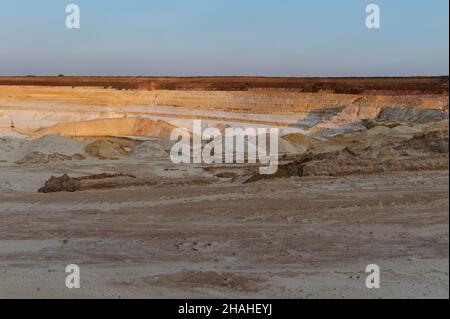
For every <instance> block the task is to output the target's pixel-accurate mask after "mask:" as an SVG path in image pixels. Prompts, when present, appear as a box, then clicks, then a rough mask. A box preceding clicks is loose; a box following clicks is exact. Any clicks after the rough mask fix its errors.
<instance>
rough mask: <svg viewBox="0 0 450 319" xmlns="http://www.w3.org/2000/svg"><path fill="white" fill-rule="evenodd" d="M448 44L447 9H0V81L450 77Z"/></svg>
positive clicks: (183, 3)
mask: <svg viewBox="0 0 450 319" xmlns="http://www.w3.org/2000/svg"><path fill="white" fill-rule="evenodd" d="M71 3H74V4H77V5H78V6H79V7H80V11H81V12H80V13H81V16H80V18H81V28H80V29H67V28H66V26H65V20H66V17H67V15H68V14H67V13H66V12H65V8H66V6H67V5H68V4H71ZM370 3H376V4H378V5H379V7H380V9H381V16H380V17H381V27H380V29H368V28H367V27H366V24H365V20H366V15H367V14H366V12H365V9H366V6H367V5H368V4H370ZM448 37H449V1H448V0H372V1H366V0H343V1H336V0H126V1H125V0H68V1H66V0H39V1H36V0H0V75H29V74H34V75H57V74H65V75H142V76H145V75H148V76H150V75H154V76H162V75H170V76H207V75H223V76H228V75H259V76H407V75H448V73H449V42H448Z"/></svg>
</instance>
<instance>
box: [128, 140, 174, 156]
mask: <svg viewBox="0 0 450 319" xmlns="http://www.w3.org/2000/svg"><path fill="white" fill-rule="evenodd" d="M131 155H133V156H134V157H135V158H136V159H138V160H149V159H154V158H163V157H167V156H168V154H167V152H166V151H165V150H164V148H163V147H162V146H161V145H159V144H158V143H156V142H154V141H147V142H144V143H141V144H139V145H138V146H136V147H135V148H134V149H133V151H132V153H131Z"/></svg>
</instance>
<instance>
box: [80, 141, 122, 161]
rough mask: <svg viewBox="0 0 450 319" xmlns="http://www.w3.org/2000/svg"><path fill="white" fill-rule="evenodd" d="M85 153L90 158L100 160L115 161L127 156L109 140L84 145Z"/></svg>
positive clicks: (120, 147)
mask: <svg viewBox="0 0 450 319" xmlns="http://www.w3.org/2000/svg"><path fill="white" fill-rule="evenodd" d="M84 150H85V152H86V153H87V154H88V155H89V156H92V157H97V158H100V159H117V158H120V157H122V156H126V155H128V152H127V151H126V150H125V149H124V148H123V147H122V146H120V145H119V144H116V143H114V142H111V141H109V140H98V141H95V142H93V143H91V144H88V145H86V147H85V148H84Z"/></svg>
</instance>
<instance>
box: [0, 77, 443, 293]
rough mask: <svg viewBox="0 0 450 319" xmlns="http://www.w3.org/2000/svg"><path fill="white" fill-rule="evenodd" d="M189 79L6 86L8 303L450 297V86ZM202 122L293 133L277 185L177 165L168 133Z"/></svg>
mask: <svg viewBox="0 0 450 319" xmlns="http://www.w3.org/2000/svg"><path fill="white" fill-rule="evenodd" d="M6 80H7V79H3V81H6ZM42 80H45V79H42ZM68 80H69V79H64V81H68ZM72 80H74V79H72ZM94 80H95V79H89V81H94ZM97 80H98V79H97ZM169 80H170V79H163V80H159V82H158V83H159V84H158V83H156V82H155V83H153V82H148V83H147V82H145V81H144V82H142V83H141V81H142V79H137V80H136V81H137V82H136V81H131V82H130V83H129V85H130V87H128V86H126V87H123V88H133V87H134V85H137V86H139V87H140V86H141V85H144V87H143V88H145V85H146V84H149V85H153V84H155V85H156V86H157V87H159V88H160V89H162V88H164V86H167V85H168V84H170V83H168V82H167V81H169ZM8 81H9V80H8ZM58 81H62V80H58ZM86 81H87V80H86ZM114 81H116V80H114ZM117 81H119V82H117V83H116V82H114V83H115V84H114V83H111V85H103V84H102V85H100V84H101V83H97V84H96V86H97V85H100V86H106V87H109V86H112V87H115V86H116V85H119V86H121V85H122V84H121V83H122V82H121V81H125V79H117ZM148 81H156V80H154V79H153V80H148ZM170 81H173V80H170ZM177 81H178V80H177ZM183 81H185V82H186V83H185V85H186V86H187V88H191V90H193V88H192V85H194V84H195V85H194V86H195V88H196V90H194V91H184V90H157V91H146V90H143V91H138V90H112V89H107V90H105V89H101V88H99V87H96V88H78V87H77V88H74V89H72V88H71V86H72V84H70V83H69V87H61V88H60V87H58V88H52V87H8V86H0V298H133V297H134V298H171V297H172V298H449V276H448V268H449V259H448V256H449V250H448V249H449V215H448V209H449V171H448V94H447V92H448V88H447V87H448V80H447V81H445V80H443V79H439V78H438V79H409V80H407V79H406V80H404V81H406V82H404V84H402V85H400V84H399V85H394V86H392V83H391V82H390V81H391V80H383V81H381V80H376V81H380V83H379V87H378V86H377V87H378V91H377V90H375V91H374V92H359V93H358V92H356V91H358V90H359V89H358V90H356V89H355V90H356V91H355V92H354V93H352V94H343V93H342V92H340V93H339V92H334V93H330V92H328V91H326V92H321V93H314V92H315V91H314V90H315V89H314V90H313V92H310V93H308V92H309V90H308V88H305V89H306V91H305V92H302V93H298V92H290V91H289V90H287V91H284V90H281V91H276V90H275V91H270V92H267V91H266V90H260V91H246V90H245V88H241V89H243V90H244V91H242V92H240V91H239V92H236V91H214V92H210V91H197V90H198V89H202V88H203V89H204V85H206V84H208V83H209V82H208V81H213V82H211V83H209V84H214V83H216V84H214V85H218V84H220V83H219V82H217V80H208V81H207V82H201V83H197V82H195V81H194V82H191V81H193V80H183ZM230 81H231V82H230ZM255 81H256V82H255ZM260 81H263V80H261V79H260V80H251V81H250V79H249V83H248V84H246V85H247V86H249V87H253V86H255V85H262V84H264V83H265V81H268V80H264V81H263V83H262V84H261V83H260ZM271 81H272V80H271ZM274 81H275V82H277V81H279V80H274ZM289 81H291V80H289ZM292 81H294V80H292ZM298 81H300V80H295V81H294V82H295V83H294V82H293V84H295V85H302V86H303V85H304V84H305V83H303V82H302V81H300V82H299V83H297V82H298ZM308 81H310V80H308ZM308 81H307V82H308ZM311 81H312V80H311ZM314 81H316V80H314ZM321 81H322V80H320V81H319V82H320V83H319V84H320V85H319V88H320V87H323V88H324V89H326V88H327V87H328V86H329V85H337V84H336V83H335V82H333V83H334V84H333V83H331V84H329V83H328V84H327V83H322V82H321ZM342 81H344V80H338V82H339V83H341V82H342ZM353 81H354V80H351V81H350V80H349V82H348V83H347V80H345V81H344V82H345V83H344V82H342V83H341V84H345V85H346V86H347V85H350V84H351V83H353ZM358 81H360V80H358ZM367 81H369V80H367ZM370 81H373V80H370ZM370 81H369V82H370ZM396 81H397V80H396ZM408 81H413V83H412V84H414V86H413V89H411V86H410V85H409V84H408V83H409V82H408ZM0 82H2V80H1V79H0ZM422 82H424V83H425V84H426V83H428V86H427V85H424V84H423V83H422ZM8 83H9V82H8ZM67 83H68V82H67ZM67 83H66V84H64V85H67ZM95 83H96V82H95ZM202 83H203V84H202ZM227 83H228V84H227V85H231V86H232V87H233V88H234V85H235V84H236V83H235V80H231V79H229V80H227ZM296 83H297V84H296ZM302 83H303V84H302ZM308 83H309V82H308ZM402 83H403V81H402ZM421 83H422V84H421ZM12 84H13V83H12ZM113 84H114V85H113ZM209 84H208V85H209ZM238 84H239V83H238ZM275 84H276V83H273V85H275ZM306 84H307V83H306ZM369 84H370V83H367V85H369ZM407 84H408V85H407ZM391 86H392V89H390V90H388V91H389V92H386V87H391ZM289 87H290V86H289ZM121 88H122V87H121ZM425 88H426V90H425ZM411 90H413V91H411ZM353 91H354V90H352V91H351V92H353ZM363 91H364V90H363ZM351 92H347V93H351ZM361 94H362V95H361ZM398 94H400V95H398ZM156 96H157V98H156ZM336 107H338V108H337V109H336ZM150 119H162V120H164V121H167V122H168V123H170V124H168V123H165V122H164V123H162V122H157V121H151V120H150ZM192 119H202V120H205V125H206V126H210V125H214V124H218V123H219V124H220V125H222V128H224V127H225V126H227V125H231V126H233V127H234V126H241V125H243V126H252V125H258V126H259V125H263V124H264V126H265V125H266V124H267V125H276V126H280V127H284V130H288V131H283V133H284V134H281V135H283V138H280V140H279V155H280V159H281V161H282V162H281V163H280V167H279V170H278V172H277V174H275V175H274V176H271V177H270V178H271V179H261V178H260V176H259V174H257V175H255V172H256V171H257V167H255V166H254V165H231V166H232V167H230V166H229V165H221V164H218V165H217V166H215V167H202V166H201V165H175V164H173V163H172V162H171V161H170V159H169V156H168V152H169V150H170V147H171V145H170V143H169V142H168V133H169V132H170V131H171V130H172V128H173V127H172V125H175V126H180V127H185V126H186V125H187V124H189V125H190V124H191V121H192ZM93 120H95V121H93ZM97 120H101V121H97ZM86 121H88V122H86ZM236 121H237V122H236ZM244 124H245V125H244ZM286 125H289V127H287V126H286ZM68 128H70V130H69V129H68ZM119 129H120V130H119ZM67 130H69V131H70V132H65V131H67ZM304 130H307V132H306V131H304ZM72 131H73V133H72ZM288 133H289V134H288ZM291 133H296V134H291ZM300 133H302V134H300ZM58 134H59V135H63V136H66V137H63V136H53V135H58ZM285 134H288V135H285ZM41 136H42V137H41ZM124 136H125V137H127V138H124ZM69 137H72V138H71V139H70V138H69ZM144 141H145V142H144ZM63 174H67V175H69V176H66V175H64V176H62V177H61V175H63ZM99 174H107V175H108V177H107V178H103V177H102V178H99ZM52 176H54V177H57V178H50V177H52ZM331 176H334V177H331ZM85 177H87V179H86V178H85ZM49 178H50V179H49ZM247 182H250V183H247ZM44 184H45V185H44ZM43 186H44V187H43ZM38 190H41V191H43V192H49V191H67V190H71V191H76V192H74V193H65V192H59V193H47V194H41V193H38ZM69 264H77V265H79V266H80V268H81V288H80V289H75V290H69V289H67V288H66V285H65V280H66V276H67V275H68V274H66V272H65V269H66V266H67V265H69ZM369 264H377V265H378V266H379V267H380V268H381V288H380V289H376V290H369V289H367V287H366V284H365V281H366V276H367V274H366V273H365V269H366V266H367V265H369Z"/></svg>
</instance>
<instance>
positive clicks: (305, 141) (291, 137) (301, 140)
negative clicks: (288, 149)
mask: <svg viewBox="0 0 450 319" xmlns="http://www.w3.org/2000/svg"><path fill="white" fill-rule="evenodd" d="M282 139H284V140H286V141H288V142H290V143H292V144H295V145H302V146H306V147H310V146H311V145H312V144H314V143H317V142H319V140H318V139H316V138H314V137H311V136H307V135H304V134H300V133H291V134H287V135H284V136H283V137H282Z"/></svg>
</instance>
